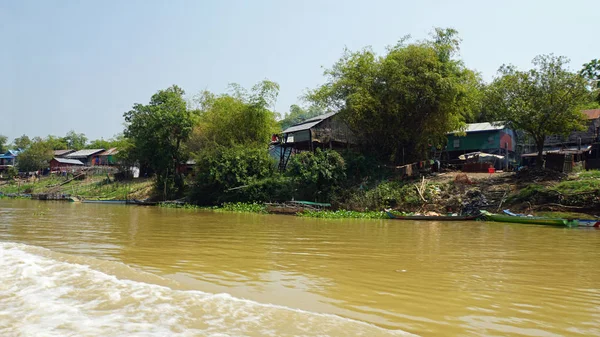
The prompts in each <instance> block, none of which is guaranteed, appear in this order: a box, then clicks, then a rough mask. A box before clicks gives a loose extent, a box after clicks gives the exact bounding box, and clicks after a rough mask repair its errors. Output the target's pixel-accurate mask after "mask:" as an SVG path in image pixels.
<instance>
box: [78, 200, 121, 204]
mask: <svg viewBox="0 0 600 337" xmlns="http://www.w3.org/2000/svg"><path fill="white" fill-rule="evenodd" d="M81 202H82V203H85V204H120V205H121V204H122V205H125V204H127V200H97V199H83V200H81Z"/></svg>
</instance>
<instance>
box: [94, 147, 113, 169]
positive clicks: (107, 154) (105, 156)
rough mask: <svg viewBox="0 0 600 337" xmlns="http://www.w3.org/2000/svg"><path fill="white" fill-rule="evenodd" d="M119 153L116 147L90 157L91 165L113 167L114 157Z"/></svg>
mask: <svg viewBox="0 0 600 337" xmlns="http://www.w3.org/2000/svg"><path fill="white" fill-rule="evenodd" d="M118 153H119V150H117V148H116V147H113V148H110V149H108V150H106V151H103V152H100V153H98V154H95V155H93V156H92V165H94V166H96V165H105V166H106V165H115V164H116V159H115V156H116V155H117V154H118Z"/></svg>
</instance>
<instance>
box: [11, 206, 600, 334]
mask: <svg viewBox="0 0 600 337" xmlns="http://www.w3.org/2000/svg"><path fill="white" fill-rule="evenodd" d="M0 242H3V243H4V244H5V246H4V247H2V248H1V249H4V250H5V251H9V250H10V251H11V253H10V254H13V255H14V256H13V255H10V254H8V253H4V254H5V255H6V256H8V257H5V259H4V260H5V261H4V264H6V263H8V262H6V261H7V260H10V259H16V257H18V256H20V255H19V254H30V255H31V254H33V256H35V257H40V256H41V257H43V258H44V259H49V258H51V259H52V261H54V262H55V263H59V260H60V261H62V262H68V263H75V264H77V265H83V266H87V267H89V268H92V269H93V271H97V272H101V273H103V275H108V276H107V277H109V276H110V277H112V276H116V277H117V278H119V279H127V280H130V281H132V282H138V283H136V285H137V286H139V284H140V283H141V284H147V285H148V286H165V287H167V289H171V290H170V291H171V292H169V293H162V291H166V290H160V291H158V290H157V292H159V293H160V294H161V296H162V297H161V298H163V301H164V303H163V304H164V305H165V306H167V305H169V304H170V305H175V303H177V305H178V306H184V307H185V308H188V309H189V310H192V311H198V310H202V312H203V313H204V315H203V316H202V315H201V316H199V317H204V318H203V319H202V320H200V321H190V322H187V323H186V322H183V323H181V322H180V323H181V324H179V323H178V324H179V325H177V324H172V325H168V326H170V327H171V330H170V331H171V332H172V333H176V332H177V329H181V331H188V333H189V334H190V335H203V334H205V333H208V332H211V333H214V332H215V331H221V332H222V333H231V334H233V335H236V333H232V331H238V332H239V334H246V335H265V334H268V333H267V332H265V331H266V330H264V329H263V330H256V329H255V330H253V329H252V328H250V327H247V326H244V324H243V323H240V322H237V321H235V320H228V321H227V322H220V323H219V324H212V325H211V324H210V323H208V321H207V320H208V318H207V317H208V316H210V317H212V318H210V319H211V320H212V319H219V318H218V316H219V313H220V314H221V315H225V316H231V315H232V312H238V310H236V309H235V308H237V306H238V305H240V304H239V303H241V302H239V303H238V302H235V301H233V302H231V301H230V302H227V301H223V299H219V301H216V300H215V299H214V298H213V297H210V296H209V294H218V293H227V294H230V295H231V296H233V297H232V299H235V298H244V299H248V300H251V301H252V302H251V303H255V304H256V305H259V304H260V303H262V304H273V305H278V306H281V308H284V307H287V308H293V309H298V310H301V311H292V312H293V313H294V315H293V317H292V316H290V314H289V312H288V311H285V310H272V311H269V317H268V319H267V318H266V317H263V316H260V317H258V318H257V317H255V316H253V315H256V314H257V313H261V312H266V311H268V310H266V309H257V308H259V307H252V308H250V309H248V308H246V309H245V310H248V312H249V313H246V314H245V315H243V316H239V317H238V318H239V319H241V320H242V321H248V320H250V319H254V320H256V322H261V325H262V326H263V327H264V328H265V329H267V327H268V329H271V330H269V331H271V332H272V334H273V335H276V336H277V335H286V334H287V335H295V334H302V333H307V334H309V333H308V332H307V331H309V332H311V333H315V334H318V332H315V331H317V328H316V326H313V325H318V326H321V327H323V329H325V330H322V331H321V333H322V334H326V335H348V334H349V333H348V331H352V333H350V335H358V334H361V333H364V334H365V335H380V334H381V335H385V334H388V333H392V331H390V330H399V331H407V332H410V333H414V334H419V335H436V336H440V335H446V336H454V335H481V336H489V335H502V336H553V335H573V336H575V335H586V336H590V335H600V287H599V286H598V285H599V284H600V259H599V258H600V231H598V230H588V229H585V230H580V229H561V228H548V227H539V226H527V225H510V224H508V225H505V224H498V223H483V222H464V223H428V222H404V221H389V220H381V221H374V220H364V221H357V220H324V219H302V218H295V217H288V216H266V215H252V214H222V213H211V212H198V211H190V210H176V209H161V208H152V207H130V206H119V205H98V204H74V203H51V202H47V203H43V202H35V201H27V200H0ZM13 243H21V244H25V245H21V246H16V247H15V246H10V247H9V246H6V245H7V244H11V245H14V244H13ZM38 247H44V248H47V249H49V250H50V251H49V253H43V252H45V250H43V252H42V251H40V249H41V248H38ZM11 249H12V250H11ZM17 250H18V252H17ZM40 254H41V255H40ZM44 254H45V255H44ZM48 254H50V255H51V256H48ZM57 254H58V255H60V258H58V257H57V256H58V255H57ZM15 256H16V257H15ZM41 257H40V258H41ZM61 259H62V260H61ZM65 259H66V260H65ZM11 261H12V260H11ZM15 261H16V260H15ZM36 261H37V260H36ZM102 261H109V262H107V263H102ZM110 261H111V262H110ZM15 263H16V262H15ZM36 263H40V264H44V263H50V262H48V261H47V260H43V261H42V260H40V261H38V262H36ZM111 263H114V264H111ZM123 265H124V266H128V267H127V268H126V269H123V268H121V267H119V268H117V267H115V266H123ZM3 267H4V268H13V267H15V266H12V265H6V266H3ZM130 267H131V268H133V269H131V268H130ZM15 268H17V267H15ZM40 268H41V267H40ZM53 268H54V267H53ZM56 268H58V267H56ZM61 268H62V267H61ZM23 270H24V269H19V268H17V269H15V271H14V273H17V274H18V273H22V272H23ZM81 273H82V272H81V271H78V270H75V269H74V270H68V269H67V270H62V269H61V273H59V274H56V276H57V277H60V278H64V279H65V282H67V283H68V282H69V281H68V279H69V275H71V274H77V275H80V274H81ZM40 275H41V276H40V277H43V276H44V275H46V274H44V273H42V274H40ZM2 281H3V282H2V283H7V282H9V281H10V280H2ZM13 281H14V282H16V281H15V280H12V281H10V282H13ZM55 281H56V282H57V284H60V280H55ZM55 281H53V282H55ZM115 282H116V281H115ZM86 284H87V285H88V286H89V287H91V288H98V287H100V288H99V289H102V286H101V285H99V284H96V283H94V282H91V281H90V282H87V283H86ZM23 286H24V285H23V284H19V283H15V285H14V287H16V288H19V287H23ZM79 286H82V285H79ZM121 286H122V285H120V284H116V285H106V291H107V293H112V292H114V291H115V289H117V288H118V289H120V288H119V287H121ZM50 288H52V287H50ZM32 289H38V288H32ZM143 289H144V291H141V290H140V291H141V292H142V293H143V292H145V291H148V292H152V291H153V290H151V289H154V288H148V289H146V288H143ZM160 289H163V288H160ZM98 291H99V290H98V289H95V292H98ZM135 291H137V290H135V289H129V288H127V291H123V292H122V293H121V295H120V296H124V297H125V298H129V299H128V300H127V301H125V302H126V303H129V304H128V305H130V304H131V303H134V302H135V301H136V300H135V298H136V297H135V296H133V297H131V295H130V292H133V293H135ZM189 291H199V292H200V293H199V294H202V295H201V296H200V295H198V296H199V297H198V298H196V300H197V301H198V302H193V303H187V302H186V303H185V304H182V303H183V302H179V301H183V300H182V299H181V298H179V297H181V296H182V295H181V294H186V293H188V292H189ZM181 292H183V293H181ZM194 294H195V293H194ZM84 295H85V294H83V295H81V296H80V297H78V295H73V299H72V300H75V299H78V300H81V301H82V304H81V305H82V306H85V305H84V303H87V302H85V301H86V300H89V299H86V297H85V296H84ZM107 296H109V297H110V295H107ZM178 296H179V297H178ZM0 298H1V293H0ZM191 298H194V297H193V296H191ZM209 298H210V301H209V303H210V306H211V308H207V307H205V306H204V305H200V304H199V303H201V302H202V301H208V300H207V299H209ZM13 300H14V299H13ZM140 301H141V300H140ZM173 301H175V302H173ZM142 302H143V301H142ZM2 303H3V302H0V312H2V309H3V308H2V306H3V304H2ZM94 303H95V302H94ZM216 303H219V304H216ZM244 303H245V302H244ZM213 306H216V307H215V308H213ZM221 306H225V307H227V308H229V309H228V310H224V309H223V307H221ZM232 308H233V309H232ZM239 308H242V306H241V305H240V307H239ZM269 308H271V307H269ZM213 309H214V311H211V310H213ZM90 310H91V309H90ZM94 310H96V309H95V307H94ZM115 310H116V309H115ZM131 310H133V312H132V315H133V314H134V313H135V314H139V315H144V314H146V312H145V311H144V309H143V308H140V307H137V308H131ZM93 312H94V311H93V310H91V311H90V313H89V314H90V315H93ZM119 312H120V311H119ZM168 312H169V311H168V310H167V311H165V314H166V313H168ZM176 313H177V310H174V311H173V314H174V315H175V314H176ZM312 313H325V314H332V315H336V316H323V317H322V316H314V314H312ZM311 315H312V316H311ZM133 316H135V315H133ZM133 316H131V317H133ZM128 317H129V316H127V315H126V316H125V317H124V318H122V319H123V320H124V321H126V322H129V323H130V324H133V326H136V325H135V324H137V323H135V322H134V321H135V320H133V318H131V317H129V318H128ZM152 317H154V316H152ZM215 317H216V318H215ZM315 317H318V319H317V318H315ZM343 318H347V319H350V320H344V319H343ZM3 319H4V317H2V314H0V326H2V322H3ZM88 319H92V318H89V317H88ZM153 319H154V320H155V323H156V324H155V325H153V326H152V327H146V328H147V329H155V330H156V329H159V328H162V327H164V326H165V325H164V324H165V323H164V320H165V319H167V318H164V317H163V318H161V320H158V318H156V317H155V318H153ZM221 319H225V318H221ZM290 319H293V320H294V321H295V322H302V324H299V325H298V326H303V327H304V328H302V329H305V330H294V331H292V330H287V328H285V327H286V326H288V325H289V320H290ZM167 320H168V319H167ZM357 321H362V322H366V323H370V324H373V325H376V326H378V327H379V328H376V327H375V326H371V325H361V324H359V323H358V322H357ZM211 322H212V321H211ZM324 322H328V323H327V324H329V325H331V326H330V327H329V328H328V327H326V325H327V324H325V323H324ZM340 322H344V323H343V324H342V323H340ZM95 323H98V322H95ZM134 323H135V324H134ZM221 323H222V324H221ZM98 324H99V323H98ZM177 327H178V328H177ZM192 327H194V328H193V329H192ZM138 328H139V330H137V331H147V330H145V329H144V328H143V327H138ZM311 328H312V329H313V330H311ZM194 329H196V330H194ZM236 329H239V330H236ZM370 329H374V330H370ZM67 331H72V332H74V331H79V330H77V329H75V328H73V329H72V330H68V329H67ZM110 331H111V332H114V331H113V330H110ZM156 331H158V330H156ZM302 331H304V332H302ZM80 332H81V331H80ZM123 333H127V331H125V332H123ZM129 333H130V332H129ZM181 333H183V332H181ZM395 333H398V331H395ZM76 334H77V335H79V333H76ZM59 335H60V334H59ZM92 335H93V334H92ZM105 335H110V333H109V334H105ZM113 335H118V334H117V333H116V332H114V334H113ZM157 335H159V334H157Z"/></svg>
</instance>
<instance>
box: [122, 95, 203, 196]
mask: <svg viewBox="0 0 600 337" xmlns="http://www.w3.org/2000/svg"><path fill="white" fill-rule="evenodd" d="M184 93H185V92H184V91H183V89H181V88H179V87H178V86H176V85H173V86H171V87H169V88H167V89H165V90H160V91H158V92H157V93H156V94H154V95H153V96H152V98H151V99H150V103H149V104H147V105H142V104H134V105H133V109H132V110H130V111H128V112H126V113H125V114H124V118H125V123H126V128H125V132H124V135H125V137H126V138H127V139H128V140H129V142H130V146H129V148H128V149H127V150H128V151H129V154H128V158H129V159H131V160H135V161H137V162H138V163H140V165H141V167H142V168H149V169H150V170H151V171H152V172H154V173H155V174H156V177H157V179H156V184H157V186H156V187H157V189H158V190H159V191H161V192H163V193H164V197H165V198H171V197H175V196H177V195H179V194H181V192H182V190H183V177H182V176H181V175H180V174H178V173H177V167H178V166H179V165H180V164H181V163H183V162H185V161H186V159H187V156H186V152H185V151H183V144H184V142H186V141H187V139H188V138H189V136H190V133H191V131H192V126H193V123H194V117H193V113H192V112H191V111H189V110H188V109H187V106H186V102H185V100H184V99H183V95H184Z"/></svg>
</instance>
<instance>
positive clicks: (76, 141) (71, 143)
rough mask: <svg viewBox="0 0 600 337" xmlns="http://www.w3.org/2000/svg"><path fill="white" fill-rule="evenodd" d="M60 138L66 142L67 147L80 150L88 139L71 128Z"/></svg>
mask: <svg viewBox="0 0 600 337" xmlns="http://www.w3.org/2000/svg"><path fill="white" fill-rule="evenodd" d="M62 140H63V142H65V143H66V144H67V146H68V148H69V149H73V150H81V149H83V148H84V147H85V144H86V143H87V140H88V139H87V137H86V136H85V134H83V133H77V132H75V131H74V130H71V131H69V132H67V134H66V135H65V136H64V137H63V139H62Z"/></svg>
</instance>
